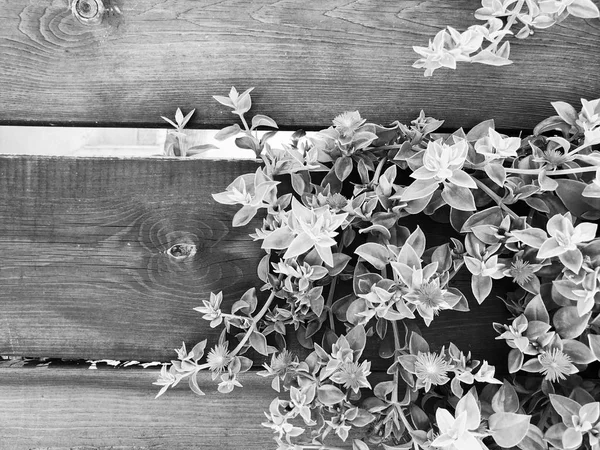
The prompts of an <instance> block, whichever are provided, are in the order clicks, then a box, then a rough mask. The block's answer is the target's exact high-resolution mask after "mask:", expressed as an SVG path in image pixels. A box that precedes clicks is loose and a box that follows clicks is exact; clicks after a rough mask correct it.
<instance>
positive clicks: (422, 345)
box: [408, 331, 429, 355]
mask: <svg viewBox="0 0 600 450" xmlns="http://www.w3.org/2000/svg"><path fill="white" fill-rule="evenodd" d="M408 347H409V349H410V353H411V355H417V354H418V353H419V352H422V353H428V352H429V344H428V343H427V341H426V340H425V339H423V337H422V336H421V335H420V334H418V333H415V332H414V331H413V332H412V333H411V334H410V342H409V344H408Z"/></svg>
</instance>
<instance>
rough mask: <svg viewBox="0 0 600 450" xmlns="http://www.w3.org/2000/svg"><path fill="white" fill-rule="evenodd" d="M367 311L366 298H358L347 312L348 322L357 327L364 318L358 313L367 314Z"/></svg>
mask: <svg viewBox="0 0 600 450" xmlns="http://www.w3.org/2000/svg"><path fill="white" fill-rule="evenodd" d="M366 310H367V302H366V301H365V299H364V298H357V299H356V300H354V301H353V302H352V303H350V306H349V307H348V309H347V310H346V320H347V321H348V322H350V323H351V324H352V325H357V324H358V323H359V322H360V321H362V320H363V319H364V317H362V316H359V315H358V313H361V312H365V311H366Z"/></svg>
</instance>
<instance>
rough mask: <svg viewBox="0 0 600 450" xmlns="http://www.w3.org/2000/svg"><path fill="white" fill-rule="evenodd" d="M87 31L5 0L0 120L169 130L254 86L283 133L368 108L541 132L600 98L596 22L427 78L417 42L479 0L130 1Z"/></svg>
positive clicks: (33, 5)
mask: <svg viewBox="0 0 600 450" xmlns="http://www.w3.org/2000/svg"><path fill="white" fill-rule="evenodd" d="M596 3H597V2H596ZM118 4H119V7H120V10H121V12H122V14H120V15H119V14H113V15H110V16H109V17H107V18H106V19H105V20H104V22H103V23H101V24H99V25H96V26H92V25H84V24H82V23H80V22H78V21H77V20H76V19H74V18H73V17H72V15H71V13H70V8H69V0H29V1H22V0H5V1H3V2H2V8H0V25H1V26H0V60H1V61H2V64H1V65H0V85H2V87H3V89H2V95H1V96H0V123H4V124H6V123H19V124H23V123H39V124H48V123H53V124H57V123H63V124H67V123H68V124H79V125H81V124H104V125H106V124H128V125H130V126H134V125H158V124H160V126H163V125H164V124H163V123H162V121H161V119H160V116H161V115H172V113H173V111H174V110H175V108H176V107H178V106H179V107H182V108H184V109H185V110H190V109H191V108H198V113H197V115H196V118H195V119H194V121H193V124H194V125H195V126H200V125H204V126H209V127H210V126H221V125H224V124H229V123H230V122H231V121H232V120H233V118H234V116H232V115H231V114H230V113H229V111H228V110H227V109H226V108H224V107H222V106H221V105H218V104H217V103H216V102H215V101H214V100H213V99H212V98H211V96H212V95H215V94H226V93H227V92H228V90H229V88H230V87H231V86H232V85H235V86H237V87H238V88H240V89H245V88H249V87H252V86H255V87H256V90H255V94H254V99H255V105H256V108H255V111H257V112H261V113H263V114H268V115H271V116H272V117H274V118H275V119H276V120H277V121H278V122H279V123H280V124H281V125H283V126H285V127H291V128H296V127H314V128H321V127H324V126H326V125H327V124H328V123H329V121H330V120H331V119H332V118H333V117H334V116H335V115H337V114H339V113H341V112H343V111H345V110H350V109H352V110H353V109H359V110H360V111H361V112H362V114H363V116H364V117H367V118H368V119H369V120H371V121H375V122H379V123H389V122H391V121H393V120H400V121H403V122H408V121H410V120H411V119H413V118H414V117H416V115H418V113H419V111H420V110H421V109H425V111H426V112H427V113H428V114H430V115H433V116H436V117H438V118H440V119H446V120H447V122H446V125H447V126H448V127H449V128H456V127H459V126H463V127H470V126H472V125H474V124H476V123H478V122H480V121H481V120H483V119H488V118H495V119H496V120H497V124H498V127H499V128H504V129H507V128H518V129H522V128H524V129H531V128H532V127H533V126H534V125H535V124H536V123H537V122H539V121H540V120H541V119H543V118H545V117H547V116H548V115H550V114H552V113H553V110H552V108H551V106H550V101H556V100H563V101H567V102H571V103H574V104H578V103H579V98H580V97H584V98H587V99H592V98H596V97H597V96H598V92H599V91H600V79H599V78H598V77H597V76H596V74H597V72H598V68H599V64H600V53H599V52H600V27H599V26H598V23H599V22H598V21H597V20H589V21H584V20H580V19H575V18H569V19H568V20H566V21H565V22H563V23H561V24H560V25H556V26H554V27H552V28H550V29H548V30H541V31H539V32H537V33H536V34H535V35H534V36H532V37H530V38H528V39H527V40H526V41H518V40H513V42H512V46H513V49H512V58H513V60H514V61H515V64H514V65H512V66H506V67H500V68H495V67H486V66H481V65H475V64H473V65H465V64H462V65H460V67H459V70H457V71H456V72H453V71H450V70H446V71H445V72H443V73H442V72H438V73H436V74H435V76H434V77H433V79H431V78H428V79H426V78H424V77H423V75H422V70H421V69H414V68H412V67H411V65H412V63H413V62H414V61H415V60H416V58H417V55H416V53H414V52H413V50H412V46H414V45H420V46H424V45H427V42H428V39H429V38H432V37H433V36H434V35H435V33H436V32H437V31H438V30H439V29H441V28H443V27H445V26H446V25H450V26H453V27H455V28H457V29H459V30H464V29H465V28H466V27H468V26H469V25H471V24H475V23H481V22H478V21H476V20H475V19H474V18H473V12H474V10H475V9H476V8H477V6H478V2H473V1H472V0H436V1H422V0H352V1H350V0H312V1H309V2H298V1H296V0H258V1H257V0H225V1H211V0H203V1H196V2H193V3H190V2H189V0H170V1H168V2H156V1H153V0H132V1H127V2H118Z"/></svg>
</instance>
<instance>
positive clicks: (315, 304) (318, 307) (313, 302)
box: [310, 286, 325, 316]
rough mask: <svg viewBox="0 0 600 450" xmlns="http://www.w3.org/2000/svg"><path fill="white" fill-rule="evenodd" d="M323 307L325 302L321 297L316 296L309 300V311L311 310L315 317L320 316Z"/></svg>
mask: <svg viewBox="0 0 600 450" xmlns="http://www.w3.org/2000/svg"><path fill="white" fill-rule="evenodd" d="M321 287H322V286H321ZM324 306H325V300H324V299H323V296H322V295H318V296H315V297H314V298H311V299H310V309H312V310H313V312H314V313H315V314H316V315H317V316H320V315H321V314H322V313H323V307H324Z"/></svg>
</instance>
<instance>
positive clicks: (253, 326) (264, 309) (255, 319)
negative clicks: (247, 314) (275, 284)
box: [229, 291, 275, 358]
mask: <svg viewBox="0 0 600 450" xmlns="http://www.w3.org/2000/svg"><path fill="white" fill-rule="evenodd" d="M273 300H275V291H271V295H269V298H268V299H267V301H266V302H265V304H264V305H263V307H262V309H261V310H260V311H259V312H258V314H256V315H255V316H254V317H253V318H252V324H251V325H250V328H248V331H246V334H245V336H244V337H243V338H242V340H241V341H240V343H239V344H238V345H237V347H236V348H234V349H233V350H232V351H231V353H230V354H229V356H230V357H231V358H233V357H234V356H236V355H237V354H238V352H239V351H240V350H241V349H242V347H243V346H244V345H245V344H246V342H248V339H250V335H251V334H252V333H254V330H255V329H256V324H257V323H258V321H259V320H260V319H262V317H263V316H264V315H265V314H266V313H267V311H268V310H269V306H271V303H273Z"/></svg>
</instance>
